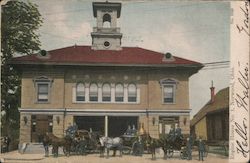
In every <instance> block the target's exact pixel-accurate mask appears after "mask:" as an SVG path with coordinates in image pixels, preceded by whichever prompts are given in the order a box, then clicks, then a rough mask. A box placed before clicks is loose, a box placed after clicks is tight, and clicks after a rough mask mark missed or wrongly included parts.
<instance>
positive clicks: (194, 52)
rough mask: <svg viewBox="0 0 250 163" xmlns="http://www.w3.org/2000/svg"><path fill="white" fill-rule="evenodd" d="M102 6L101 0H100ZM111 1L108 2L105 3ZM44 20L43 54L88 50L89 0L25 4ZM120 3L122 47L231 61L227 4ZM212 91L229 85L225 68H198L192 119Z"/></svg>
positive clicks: (192, 95)
mask: <svg viewBox="0 0 250 163" xmlns="http://www.w3.org/2000/svg"><path fill="white" fill-rule="evenodd" d="M95 1H96V0H95ZM102 1H103V0H102ZM109 1H113V0H109ZM30 2H33V3H36V4H37V5H38V9H39V11H40V13H41V15H42V17H43V21H44V23H43V25H42V27H41V28H40V29H39V31H38V32H39V34H40V40H41V43H42V47H41V48H42V49H45V50H53V49H57V48H63V47H68V46H72V45H75V44H77V45H91V42H92V40H91V36H90V33H91V32H92V28H93V27H94V26H96V19H95V18H94V17H93V10H92V2H93V1H90V0H42V1H41V0H30ZM115 2H122V9H121V17H120V19H119V20H118V26H119V27H120V28H121V32H122V33H123V38H122V46H132V47H135V46H137V47H141V48H145V49H150V50H154V51H157V52H161V53H166V52H170V53H172V54H173V55H174V56H177V57H182V58H186V59H190V60H194V61H198V62H201V63H209V62H219V61H229V59H230V51H229V49H230V48H229V44H230V11H231V10H230V3H229V2H223V1H220V2H218V1H216V2H215V1H211V2H209V1H204V2H198V1H192V2H191V1H189V2H187V1H186V2H181V1H175V2H174V1H160V0H155V1H151V0H144V1H143V0H134V1H133V2H132V1H131V0H126V1H115ZM212 80H213V83H214V86H215V92H218V91H219V90H220V89H223V88H225V87H228V86H229V68H220V69H217V68H216V69H204V70H203V69H202V70H200V71H199V72H198V73H197V74H194V75H193V76H191V77H190V80H189V98H190V109H192V111H191V117H192V116H193V115H194V114H196V113H197V112H198V111H199V109H201V108H202V107H203V106H204V105H205V104H206V103H207V102H208V101H209V99H210V89H209V87H210V86H211V81H212Z"/></svg>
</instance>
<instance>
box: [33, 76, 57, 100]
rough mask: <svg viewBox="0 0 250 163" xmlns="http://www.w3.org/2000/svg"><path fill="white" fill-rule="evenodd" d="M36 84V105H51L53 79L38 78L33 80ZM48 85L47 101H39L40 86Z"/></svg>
mask: <svg viewBox="0 0 250 163" xmlns="http://www.w3.org/2000/svg"><path fill="white" fill-rule="evenodd" d="M33 82H34V86H35V92H36V96H35V103H41V104H43V103H45V104H46V103H50V102H51V87H52V82H53V80H52V79H49V78H48V77H45V76H42V77H37V78H35V79H33ZM41 84H43V85H48V94H47V96H48V98H47V100H46V101H39V85H41Z"/></svg>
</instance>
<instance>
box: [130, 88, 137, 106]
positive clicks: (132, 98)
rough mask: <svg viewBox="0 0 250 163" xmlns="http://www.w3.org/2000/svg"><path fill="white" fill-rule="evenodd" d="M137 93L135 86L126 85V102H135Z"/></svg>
mask: <svg viewBox="0 0 250 163" xmlns="http://www.w3.org/2000/svg"><path fill="white" fill-rule="evenodd" d="M136 97H137V92H136V86H135V84H129V85H128V102H136Z"/></svg>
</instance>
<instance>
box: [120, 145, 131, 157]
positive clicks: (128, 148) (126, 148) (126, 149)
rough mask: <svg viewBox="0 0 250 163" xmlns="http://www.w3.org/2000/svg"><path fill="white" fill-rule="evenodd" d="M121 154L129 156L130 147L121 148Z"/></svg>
mask: <svg viewBox="0 0 250 163" xmlns="http://www.w3.org/2000/svg"><path fill="white" fill-rule="evenodd" d="M122 153H123V154H125V155H129V154H130V153H131V147H128V146H123V148H122Z"/></svg>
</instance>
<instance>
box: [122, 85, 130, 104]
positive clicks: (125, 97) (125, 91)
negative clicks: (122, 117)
mask: <svg viewBox="0 0 250 163" xmlns="http://www.w3.org/2000/svg"><path fill="white" fill-rule="evenodd" d="M123 91H124V92H123V102H124V103H129V102H128V85H127V86H125V85H124V86H123Z"/></svg>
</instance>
